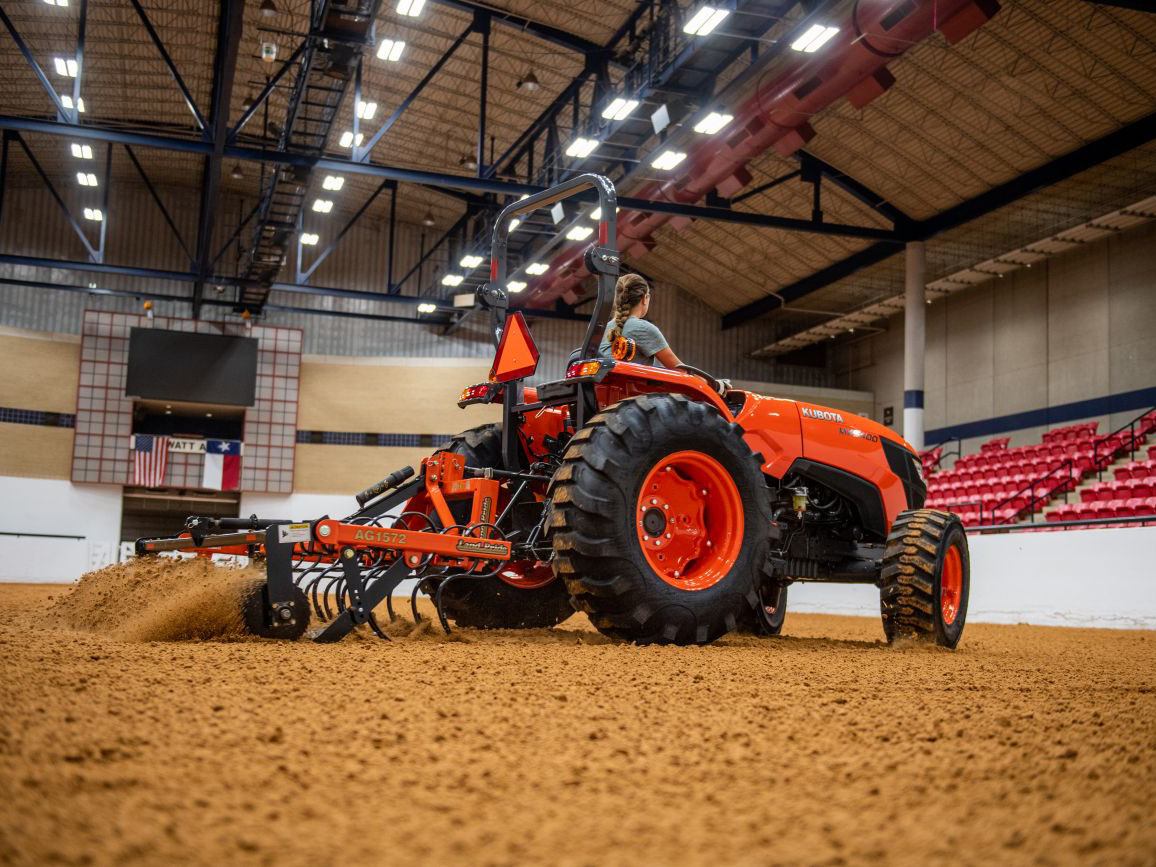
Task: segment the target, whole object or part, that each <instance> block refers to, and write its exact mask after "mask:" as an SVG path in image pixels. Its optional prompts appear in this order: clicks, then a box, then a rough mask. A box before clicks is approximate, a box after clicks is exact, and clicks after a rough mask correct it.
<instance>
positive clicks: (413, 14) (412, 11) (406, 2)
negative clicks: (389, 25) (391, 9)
mask: <svg viewBox="0 0 1156 867" xmlns="http://www.w3.org/2000/svg"><path fill="white" fill-rule="evenodd" d="M423 6H425V0H397V14H398V15H408V16H409V17H410V18H417V16H419V15H421V10H422V7H423Z"/></svg>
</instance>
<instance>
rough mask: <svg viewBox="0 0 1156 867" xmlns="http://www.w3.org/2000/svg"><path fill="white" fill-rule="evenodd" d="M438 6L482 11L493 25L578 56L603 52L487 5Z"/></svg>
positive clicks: (443, 2)
mask: <svg viewBox="0 0 1156 867" xmlns="http://www.w3.org/2000/svg"><path fill="white" fill-rule="evenodd" d="M433 2H434V3H437V4H438V5H439V6H449V7H451V8H453V9H460V10H462V11H463V12H477V11H479V10H480V11H484V12H490V13H492V14H493V17H494V23H496V24H502V25H504V26H506V27H512V28H514V29H516V30H520V31H522V32H523V33H529V34H530V35H531V36H536V37H538V38H539V39H544V40H546V41H547V42H552V43H554V44H555V45H561V46H562V47H563V48H569V49H570V50H571V51H577V52H578V53H579V54H596V53H598V52H600V51H603V50H604V49H603V47H602V46H601V45H599V44H598V43H597V42H591V41H590V40H589V39H584V38H583V37H581V36H577V35H575V34H573V33H570V32H568V31H566V30H562V29H561V28H558V27H551V26H550V25H549V24H540V23H539V22H537V21H533V20H531V19H529V18H524V17H522V16H521V15H515V14H514V13H512V12H504V11H502V10H500V9H495V8H494V7H493V6H491V5H490V4H488V3H478V2H473V0H433Z"/></svg>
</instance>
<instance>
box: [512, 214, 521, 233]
mask: <svg viewBox="0 0 1156 867" xmlns="http://www.w3.org/2000/svg"><path fill="white" fill-rule="evenodd" d="M520 225H522V221H521V220H519V219H518V218H517V217H514V219H512V220H510V231H511V232H512V231H514V230H515V229H516V228H518V227H519V226H520Z"/></svg>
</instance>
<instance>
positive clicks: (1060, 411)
mask: <svg viewBox="0 0 1156 867" xmlns="http://www.w3.org/2000/svg"><path fill="white" fill-rule="evenodd" d="M1153 406H1156V386H1154V387H1152V388H1138V389H1136V390H1135V391H1122V392H1120V393H1119V394H1109V395H1106V396H1104V397H1093V398H1089V399H1088V400H1077V401H1073V402H1072V403H1061V404H1057V405H1056V406H1048V407H1044V408H1043V409H1030V410H1026V411H1025V412H1014V413H1012V414H1011V415H1001V416H996V417H995V418H985V419H981V420H979V421H969V422H964V423H963V424H953V425H948V426H947V427H941V428H936V429H935V430H929V431H928V432H927V433H926V434H925V435H924V441H925V442H927V443H945V442H947V441H948V440H953V439H969V438H971V437H986V436H994V435H995V434H1002V433H1010V432H1011V431H1017V430H1022V429H1024V428H1028V427H1044V426H1049V425H1056V424H1066V423H1067V422H1070V421H1079V420H1080V419H1084V418H1091V417H1092V416H1097V415H1110V414H1112V413H1116V412H1132V411H1136V412H1137V414H1138V413H1139V411H1140V410H1144V409H1149V408H1151V407H1153ZM1104 433H1107V431H1104Z"/></svg>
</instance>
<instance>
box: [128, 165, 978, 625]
mask: <svg viewBox="0 0 1156 867" xmlns="http://www.w3.org/2000/svg"><path fill="white" fill-rule="evenodd" d="M591 190H593V191H594V192H595V193H597V196H598V203H599V206H600V208H601V215H602V216H601V220H600V222H599V236H598V243H597V244H595V245H593V246H591V247H590V249H588V250H587V252H586V264H587V265H588V267H589V268H590V270H591V271H592V272H593V273H594V274H595V275H596V276H597V280H598V293H597V298H596V303H595V306H594V310H593V312H592V314H591V317H590V322H589V325H588V327H587V328H586V333H585V338H584V340H583V343H582V345H581V346H580V347H579V349H578V350H576V351H575V353H574V355H573V356H572V357H571V359H570V363H569V366H568V368H567V370H566V375H565V378H563V379H561V380H558V381H555V382H547V383H543V384H540V385H538V386H537V387H536V388H535V387H530V386H527V385H525V384H524V383H525V380H526V379H527V378H528V377H530V376H532V375H533V373H534V372H535V370H536V369H537V363H538V351H537V349H536V347H535V345H534V342H533V338H532V337H531V335H530V332H529V329H528V327H527V325H526V322H525V319H524V318H523V317H522V315H521V314H520V313H518V312H511V311H510V310H509V309H508V298H507V294H506V291H505V289H504V287H505V285H506V279H507V263H506V259H507V251H506V239H507V236H508V234H509V228H510V223H511V221H512V220H514V219H515V218H518V217H519V216H521V215H524V214H526V213H529V212H530V211H533V210H535V209H537V208H547V207H550V206H551V205H553V204H555V203H556V202H558V201H560V200H562V199H564V198H567V197H570V196H576V195H581V196H584V197H590V194H591ZM615 225H616V223H615V191H614V187H613V185H612V184H611V183H610V181H609V180H607V179H606V178H603V177H600V176H597V175H582V176H579V177H577V178H575V179H573V180H571V181H569V182H567V183H564V184H562V185H559V186H556V187H552V188H550V189H548V190H545V191H543V192H541V193H538V194H536V195H532V196H529V197H528V198H526V199H523V200H521V201H518V202H516V203H514V204H512V205H510V206H508V207H507V208H506V209H505V210H504V211H502V213H501V214H500V216H499V217H498V220H497V223H496V226H495V229H494V240H493V249H492V258H491V268H490V279H489V281H488V282H487V283H486V284H485V285H484V286H483V287H482V288H481V289H479V291H478V298H479V302H480V304H481V305H482V306H483V307H484V308H486V309H488V310H489V311H490V312H491V314H492V321H493V329H494V336H495V341H496V344H497V351H496V354H495V358H494V363H493V368H492V370H491V374H490V378H489V381H488V382H485V383H481V384H479V385H475V386H471V387H469V388H467V389H465V391H464V392H463V394H462V399H461V401H460V403H459V405H460V406H463V407H464V406H469V405H471V404H478V403H500V404H501V405H502V408H503V415H502V422H501V424H492V425H485V426H482V427H478V428H474V429H472V430H468V431H466V432H465V433H463V434H460V435H459V436H457V437H454V438H453V440H452V441H451V442H450V443H448V444H447V445H446V446H445V447H444V448H443V449H442V450H440V451H438V452H436V453H435V454H433V455H432V456H430V457H428V458H426V459H424V460H423V461H422V463H421V466H420V468H419V469H418V470H416V471H415V470H414V469H413V468H411V467H405V468H403V469H401V470H399V471H397V472H395V473H393V474H392V475H391V476H389V477H388V478H386V479H384V480H383V481H381V482H379V483H377V484H376V485H374V486H372V487H370V488H368V489H367V490H365V491H363V492H361V493H360V494H358V495H357V501H358V505H359V506H360V508H359V509H358V511H356V512H354V513H353V514H351V515H349V516H348V517H346V518H343V519H340V520H336V519H332V518H329V517H324V518H321V519H319V520H313V521H306V522H294V521H288V520H274V519H261V518H257V517H253V518H239V519H227V518H190V519H189V520H188V521H187V523H186V528H185V532H184V533H182V534H180V535H179V536H175V537H171V538H160V539H141V540H139V541H138V542H137V550H138V553H140V554H151V553H157V552H160V551H166V550H180V551H188V552H193V553H198V554H202V555H207V554H212V553H232V554H247V555H250V556H253V557H257V558H264V560H265V562H266V569H267V582H266V584H265V585H264V586H263V587H262V588H261V590H260V592H258V593H255V594H254V595H253V596H252V597H251V598H250V599H248V600H247V601H246V604H245V617H246V620H247V622H248V624H249V627H250V629H251V631H253V632H255V633H257V634H260V635H265V636H270V637H286V638H296V637H298V636H300V635H302V634H303V633H304V632H305V631H306V629H307V627H308V624H309V620H310V614H311V609H312V612H313V613H314V614H316V615H318V616H320V617H321V618H323V619H325V620H327V621H328V623H327V624H326V625H325V626H324V627H323V628H322V629H321V630H320V631H318V632H317V633H316V634H315V636H314V640H317V641H335V640H337V639H339V638H341V637H342V636H343V635H346V634H347V633H348V632H349V631H350V630H352V629H353V628H355V627H356V626H358V625H361V624H367V625H368V626H369V627H370V628H371V629H372V630H373V631H375V632H377V633H378V634H379V635H381V636H382V637H384V636H385V632H384V630H383V629H382V628H381V625H380V623H379V621H378V619H377V614H375V611H376V609H377V608H378V606H380V605H383V604H384V606H385V608H386V610H387V612H388V614H389V616H390V617H391V618H392V617H393V616H394V610H393V597H394V593H395V591H397V590H398V588H399V586H400V585H401V584H402V582H405V581H413V589H412V593H411V594H410V602H411V605H412V607H413V611H414V617H415V618H417V617H419V614H418V611H417V605H416V599H417V596H418V594H419V593H426V594H428V595H429V596H430V597H431V598H432V599H433V601H434V603H435V608H436V610H437V614H438V617H439V619H440V621H441V624H442V626H443V627H444V628H445V629H447V630H448V629H449V628H450V623H451V621H452V622H454V623H456V624H458V625H460V626H468V627H477V628H527V627H549V626H554V625H556V624H558V623H560V622H562V621H563V620H565V619H566V618H567V617H569V616H570V615H571V614H572V613H573V612H574V610H575V609H577V610H579V611H582V612H585V613H586V614H587V615H588V616H589V618H590V620H591V622H592V623H593V624H594V625H595V626H596V627H597V628H598V629H599V630H600V631H602V632H604V633H606V634H608V635H611V636H615V637H618V638H621V639H624V640H627V641H634V642H640V643H651V642H658V643H671V644H705V643H707V642H710V641H713V640H715V639H717V638H719V637H721V636H723V635H725V634H727V633H728V632H731V631H732V630H736V629H746V630H748V631H753V632H756V633H760V634H765V635H776V634H778V633H779V632H780V630H781V629H782V625H783V617H784V615H785V612H786V607H787V588H788V587H789V585H791V584H792V583H796V582H808V581H809V582H836V583H861V584H873V585H876V586H877V587H879V590H880V596H881V608H882V615H883V628H884V632H885V633H886V635H887V638H888V640H891V639H894V638H896V637H898V636H901V635H910V636H913V637H916V638H921V639H926V640H929V641H934V642H936V643H937V644H940V645H944V646H947V647H954V646H955V645H956V644H957V643H958V641H959V638H960V635H961V633H962V631H963V624H964V618H965V615H966V612H967V600H968V591H969V558H968V545H967V538H966V536H965V534H964V530H963V526H962V524H961V523H960V521H959V519H958V518H957V517H956V516H954V515H952V514H950V513H948V512H941V511H935V510H930V509H924V508H922V506H923V501H924V498H925V494H926V487H925V485H924V482H923V478H922V473H921V470H920V465H919V460H918V457H917V455H916V454H915V452H914V450H913V449H912V448H911V446H909V445H908V444H907V443H906V442H905V441H904V440H903V439H902V438H901V437H899V436H897V435H896V434H895V433H893V432H892V431H891V430H889V429H887V428H886V427H883V426H881V425H878V424H875V423H874V422H872V421H869V420H867V419H865V418H860V417H858V416H854V415H851V414H850V413H846V412H843V411H840V410H835V409H830V408H827V407H822V406H816V405H812V404H808V403H803V402H798V401H794V400H784V399H780V398H775V397H767V396H764V395H760V394H755V393H753V392H749V391H744V390H741V389H735V388H730V387H729V386H727V385H726V383H724V382H720V381H719V380H716V379H715V378H713V377H712V376H710V375H709V374H707V373H705V372H703V371H701V370H697V369H695V368H692V367H683V368H680V369H677V370H665V369H663V368H657V367H649V366H644V365H639V364H634V363H631V362H630V361H627V360H624V359H625V358H628V357H629V356H630V351H629V350H630V347H629V346H625V345H620V346H618V347H616V348H615V355H616V356H617V357H616V358H604V357H601V356H600V355H599V354H598V351H597V347H598V343H599V340H600V338H601V329H602V328H603V327H604V325H605V323H606V321H607V320H608V318H609V310H610V306H611V302H612V296H613V291H614V283H615V279H616V277H617V274H618V264H619V257H618V253H617V251H616V250H615Z"/></svg>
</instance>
